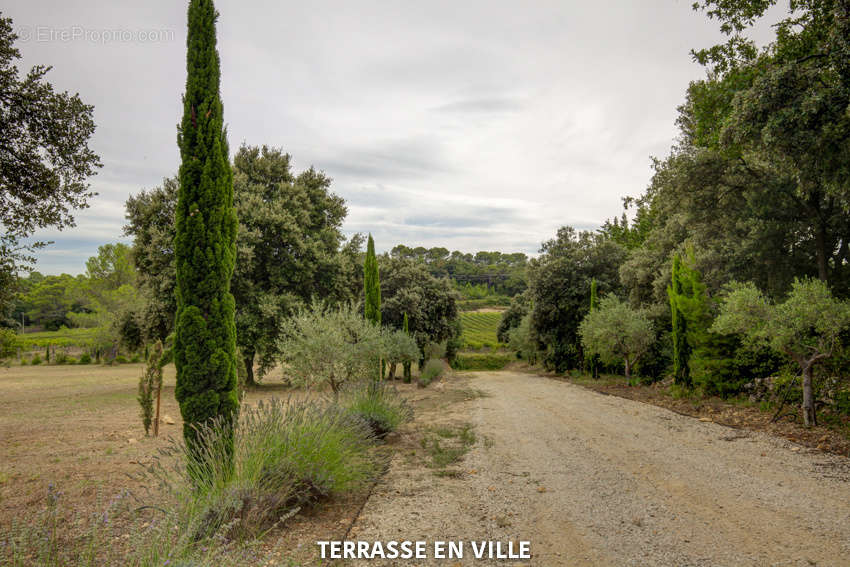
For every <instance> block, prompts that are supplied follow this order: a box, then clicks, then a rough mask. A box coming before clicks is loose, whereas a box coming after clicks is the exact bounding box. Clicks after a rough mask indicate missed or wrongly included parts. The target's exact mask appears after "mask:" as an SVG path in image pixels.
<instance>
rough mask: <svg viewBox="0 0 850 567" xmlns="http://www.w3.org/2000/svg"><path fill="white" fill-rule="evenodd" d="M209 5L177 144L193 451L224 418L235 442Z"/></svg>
mask: <svg viewBox="0 0 850 567" xmlns="http://www.w3.org/2000/svg"><path fill="white" fill-rule="evenodd" d="M217 17H218V13H217V12H216V10H215V6H213V2H212V0H190V2H189V13H188V22H189V31H188V37H187V40H186V44H187V53H186V93H185V94H184V95H183V121H182V122H181V123H180V126H179V129H178V135H177V144H178V145H179V147H180V157H181V159H182V162H181V164H180V172H179V182H180V188H179V191H178V197H177V211H176V215H175V216H176V236H175V239H174V248H175V264H176V268H177V291H176V295H177V315H176V319H175V338H174V364H175V366H176V367H177V388H176V391H175V394H176V397H177V401H178V402H179V403H180V413H181V414H182V415H183V422H184V425H183V435H184V437H185V438H186V442H187V445H189V447H190V450H192V447H193V445H194V442H195V432H196V429H195V427H196V426H197V425H199V424H203V423H205V422H207V421H209V420H210V419H212V418H216V417H218V418H219V419H221V420H223V422H224V426H225V431H229V432H230V435H229V437H228V436H227V435H226V436H225V439H224V442H225V443H226V447H231V445H232V434H233V432H232V427H231V426H232V423H233V420H234V418H235V414H236V412H237V410H238V408H239V399H238V396H237V393H236V384H237V379H236V325H235V323H234V311H235V309H234V308H235V305H234V301H233V295H231V293H230V277H231V275H232V274H233V267H234V263H235V259H236V228H237V222H236V211H235V209H234V207H233V174H232V172H231V170H230V161H229V158H228V147H227V140H226V132H225V129H224V121H223V108H222V103H221V96H220V92H219V75H220V70H219V57H218V51H217V50H216V32H215V23H216V19H217Z"/></svg>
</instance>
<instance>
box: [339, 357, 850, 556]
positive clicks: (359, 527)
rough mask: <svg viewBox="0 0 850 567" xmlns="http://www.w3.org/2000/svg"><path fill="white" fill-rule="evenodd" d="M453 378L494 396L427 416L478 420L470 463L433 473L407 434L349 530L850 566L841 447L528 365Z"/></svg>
mask: <svg viewBox="0 0 850 567" xmlns="http://www.w3.org/2000/svg"><path fill="white" fill-rule="evenodd" d="M445 387H446V388H449V389H451V388H467V389H468V388H472V389H474V390H480V391H481V392H483V394H484V396H483V397H478V398H476V399H472V400H471V401H467V402H463V403H459V404H458V403H455V404H450V405H446V406H445V407H436V408H434V409H433V411H428V412H426V414H425V415H420V416H419V418H418V421H419V422H420V423H419V427H420V428H421V426H422V423H421V422H422V420H423V419H424V420H427V421H428V423H431V424H440V423H461V422H470V423H472V424H473V425H474V426H475V430H476V432H477V435H478V441H477V443H476V444H475V446H474V448H473V449H472V451H471V452H470V453H469V454H467V456H466V457H465V460H464V461H463V464H462V465H461V467H462V470H463V471H464V472H463V474H462V475H460V476H459V478H449V477H438V476H436V475H434V473H433V471H431V470H429V469H423V467H422V466H421V462H417V457H416V453H417V446H416V445H415V443H413V440H412V438H413V433H410V434H409V435H410V436H411V440H409V441H410V447H408V448H406V449H405V450H404V451H401V452H400V453H399V454H398V456H397V457H396V458H395V459H394V462H393V464H392V466H391V469H390V471H389V473H388V474H387V476H386V477H385V479H384V480H383V481H382V483H381V484H380V485H379V486H378V487H377V488H376V490H375V492H374V493H373V495H372V497H371V498H370V499H369V501H368V502H367V504H366V506H365V508H364V510H363V513H362V514H361V516H360V517H359V519H358V521H357V522H356V524H355V526H354V528H353V530H352V532H351V534H350V535H349V539H360V540H369V541H374V540H379V541H388V540H392V539H399V540H420V539H421V540H427V541H429V542H433V541H434V540H463V541H466V542H469V541H470V540H481V539H487V540H502V541H508V540H513V541H519V540H530V541H531V542H532V545H531V549H532V553H533V557H532V559H531V560H530V561H525V562H524V563H525V564H529V565H539V566H545V567H549V566H556V565H570V566H578V565H676V566H684V565H712V566H715V565H730V566H732V565H735V566H738V565H850V460H848V459H846V458H842V457H836V456H833V455H827V454H823V453H820V452H819V451H813V450H809V449H805V448H802V449H801V448H799V447H797V446H795V445H793V444H792V443H790V442H788V441H786V440H784V439H780V438H775V437H770V436H767V435H764V434H759V433H748V432H746V431H741V430H736V429H731V428H727V427H723V426H720V425H717V424H714V423H706V422H701V421H699V420H696V419H693V418H690V417H685V416H681V415H678V414H675V413H672V412H670V411H668V410H665V409H662V408H658V407H655V406H651V405H646V404H642V403H638V402H634V401H631V400H626V399H623V398H617V397H613V396H604V395H601V394H598V393H595V392H591V391H589V390H586V389H583V388H580V387H578V386H574V385H571V384H567V383H564V382H558V381H555V380H550V379H546V378H543V377H537V376H531V375H528V374H519V373H513V372H491V373H478V374H471V375H467V376H466V377H462V378H458V379H457V380H455V381H453V382H452V383H450V384H446V385H445ZM468 545H469V544H468V543H467V546H468ZM467 549H468V547H467ZM467 555H468V553H467ZM425 563H427V562H425ZM434 563H442V564H446V565H490V564H493V565H495V564H501V565H504V564H505V561H493V562H488V561H482V560H471V559H469V558H468V557H465V558H464V559H463V560H460V561H458V560H448V561H445V560H444V561H435V562H434ZM381 564H382V563H381V562H380V561H367V562H362V565H372V566H374V565H381ZM386 564H387V565H389V564H400V563H399V562H395V563H393V562H389V563H386ZM404 564H416V563H415V562H412V563H404ZM514 565H516V563H514Z"/></svg>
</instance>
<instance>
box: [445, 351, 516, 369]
mask: <svg viewBox="0 0 850 567" xmlns="http://www.w3.org/2000/svg"><path fill="white" fill-rule="evenodd" d="M514 360H516V356H514V355H513V354H510V353H496V352H492V353H487V352H485V353H479V352H459V353H458V355H457V358H456V359H455V362H454V364H453V365H452V366H453V367H454V368H455V369H456V370H501V369H503V368H504V367H505V366H507V365H508V363H509V362H512V361H514Z"/></svg>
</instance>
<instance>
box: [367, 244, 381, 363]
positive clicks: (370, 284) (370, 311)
mask: <svg viewBox="0 0 850 567" xmlns="http://www.w3.org/2000/svg"><path fill="white" fill-rule="evenodd" d="M363 293H364V295H365V304H364V311H365V313H364V315H365V316H366V320H367V321H372V322H373V323H375V325H378V326H380V325H381V280H380V278H379V275H378V258H377V257H376V256H375V241H374V240H372V235H371V234H370V235H369V242H368V243H367V244H366V260H365V261H364V262H363ZM375 362H376V363H377V365H378V368H377V370H376V372H377V374H378V378H379V379H383V377H384V369H385V362H384V359H383V358H382V357H379V358H378V360H376V361H375Z"/></svg>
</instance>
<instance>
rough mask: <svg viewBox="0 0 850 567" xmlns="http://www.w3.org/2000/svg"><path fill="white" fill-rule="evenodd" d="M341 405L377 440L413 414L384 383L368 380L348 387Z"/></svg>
mask: <svg viewBox="0 0 850 567" xmlns="http://www.w3.org/2000/svg"><path fill="white" fill-rule="evenodd" d="M340 404H341V405H342V407H344V408H345V409H346V410H348V411H349V412H350V413H351V414H352V415H355V416H357V417H358V418H359V419H362V420H363V421H364V422H365V423H366V424H367V425H368V426H369V430H370V431H371V432H372V434H373V435H374V436H375V437H376V438H377V439H383V438H384V437H386V436H387V434H388V433H392V432H393V431H395V430H396V429H398V428H399V426H401V424H402V423H405V422H406V421H410V419H411V418H412V417H413V411H412V410H411V409H410V406H408V405H407V403H406V402H405V401H404V400H403V399H402V398H401V397H399V395H398V393H397V392H396V391H395V389H393V388H391V387H389V386H387V385H386V384H385V383H384V382H377V381H368V382H366V383H364V384H359V385H357V386H355V387H354V388H351V389H347V390H346V391H345V392H344V393H343V395H342V397H341V398H340Z"/></svg>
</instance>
